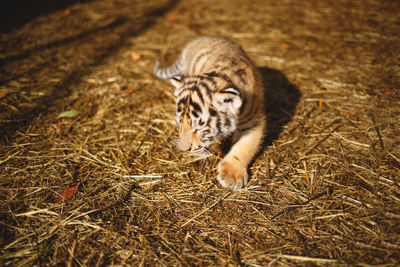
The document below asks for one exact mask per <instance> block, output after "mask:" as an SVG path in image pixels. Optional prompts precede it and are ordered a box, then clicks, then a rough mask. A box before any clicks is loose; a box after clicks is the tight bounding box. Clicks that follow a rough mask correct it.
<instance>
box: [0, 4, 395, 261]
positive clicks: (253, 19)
mask: <svg viewBox="0 0 400 267" xmlns="http://www.w3.org/2000/svg"><path fill="white" fill-rule="evenodd" d="M50 3H52V4H50ZM1 17H2V21H3V22H2V26H1V32H0V182H1V187H0V251H1V252H0V265H1V266H55V265H57V266H106V265H120V266H122V265H133V266H188V265H194V266H210V265H212V266H236V265H239V266H267V265H271V266H314V265H322V266H326V265H331V266H338V265H342V266H347V265H351V266H370V265H383V266H397V265H398V264H399V263H400V255H399V253H400V83H399V81H400V34H399V33H400V2H399V1H396V0H392V1H390V0H386V1H380V0H365V1H361V0H359V1H345V0H338V1H336V0H335V1H333V0H328V1H318V0H310V1H306V0H300V1H298V0H283V1H270V0H252V1H250V0H249V1H245V0H230V1H224V0H214V1H211V0H187V1H159V0H147V1H141V0H109V1H106V0H92V1H70V2H68V4H65V3H63V4H54V1H47V0H41V1H36V2H35V4H33V3H32V1H22V0H20V1H17V2H15V4H14V6H12V7H9V8H5V9H3V11H2V16H1ZM202 35H217V36H224V37H227V38H230V39H232V40H234V41H236V42H238V43H239V44H241V45H242V47H243V48H244V50H245V51H246V52H247V53H248V54H249V56H250V57H251V58H252V59H253V60H254V62H255V63H256V65H257V66H258V67H259V69H260V71H261V73H262V75H263V78H264V84H265V96H266V113H267V118H268V122H267V125H268V131H267V136H266V138H265V142H264V146H263V148H262V150H261V152H260V153H259V155H258V156H257V157H256V158H255V160H254V162H253V164H252V165H251V167H250V170H249V171H250V174H251V180H250V182H249V184H248V185H247V186H246V188H245V189H243V190H239V191H231V190H227V189H223V188H222V187H220V186H219V184H218V182H217V180H216V173H217V172H216V166H217V164H218V161H219V160H220V158H221V157H223V152H222V151H223V145H216V146H215V147H213V148H212V153H213V156H212V157H211V158H210V159H209V160H208V162H207V163H206V164H202V163H201V162H199V161H196V160H195V159H193V158H191V157H189V156H188V155H186V154H185V153H182V152H180V151H178V150H177V149H176V148H175V147H174V145H173V142H174V140H175V139H176V137H177V131H176V126H175V121H174V110H175V104H174V97H173V94H172V88H171V86H170V84H169V83H168V81H163V80H159V79H156V78H155V77H154V76H153V74H152V68H153V64H154V61H155V60H156V59H157V58H161V59H162V60H163V61H164V62H172V61H173V59H174V57H175V56H176V55H178V53H179V51H180V49H181V48H182V46H183V45H184V44H185V43H186V42H188V41H189V40H191V39H193V38H195V37H198V36H202Z"/></svg>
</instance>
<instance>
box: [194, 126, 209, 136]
mask: <svg viewBox="0 0 400 267" xmlns="http://www.w3.org/2000/svg"><path fill="white" fill-rule="evenodd" d="M207 131H208V127H204V128H200V129H194V130H193V132H194V133H196V134H201V133H206V132H207Z"/></svg>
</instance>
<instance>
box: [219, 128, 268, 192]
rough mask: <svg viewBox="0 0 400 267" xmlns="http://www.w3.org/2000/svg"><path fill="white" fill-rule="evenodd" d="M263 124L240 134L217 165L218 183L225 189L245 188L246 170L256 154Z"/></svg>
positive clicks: (247, 177)
mask: <svg viewBox="0 0 400 267" xmlns="http://www.w3.org/2000/svg"><path fill="white" fill-rule="evenodd" d="M264 124H265V123H264V122H260V123H258V124H257V126H255V127H254V128H251V129H249V130H246V131H244V132H242V133H241V134H240V135H239V136H238V140H237V142H236V143H234V144H233V146H232V148H231V150H230V151H229V152H228V154H227V155H226V156H225V157H224V159H223V160H222V161H221V162H220V163H219V164H218V177H217V179H218V181H219V183H220V184H221V185H222V186H223V187H226V188H231V189H240V188H243V187H244V186H246V184H247V182H248V180H249V176H248V173H247V168H248V166H249V163H250V161H251V160H252V159H253V157H254V156H255V154H256V153H257V151H258V149H259V147H260V144H261V142H262V139H263V137H264Z"/></svg>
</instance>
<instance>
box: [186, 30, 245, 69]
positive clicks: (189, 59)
mask: <svg viewBox="0 0 400 267" xmlns="http://www.w3.org/2000/svg"><path fill="white" fill-rule="evenodd" d="M232 56H233V57H245V58H247V56H246V54H245V52H244V51H243V49H242V48H241V47H240V46H239V45H237V44H235V43H233V42H232V41H230V40H228V39H225V38H221V37H211V36H204V37H200V38H198V39H195V40H193V41H191V42H190V43H188V44H187V45H186V47H185V49H184V50H183V51H182V60H183V62H184V63H185V65H186V66H185V67H186V68H185V73H184V74H185V75H189V76H191V75H199V74H203V73H205V72H208V71H210V70H211V69H212V68H213V67H215V65H216V64H218V62H219V61H220V60H221V57H222V58H223V57H232Z"/></svg>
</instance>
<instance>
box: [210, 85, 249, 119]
mask: <svg viewBox="0 0 400 267" xmlns="http://www.w3.org/2000/svg"><path fill="white" fill-rule="evenodd" d="M242 102H243V101H242V98H241V97H240V92H239V90H238V89H237V88H235V87H228V88H226V89H224V90H221V91H219V92H218V93H217V94H216V97H215V100H214V107H215V108H217V109H218V110H220V111H221V112H228V111H229V112H231V113H233V114H238V112H239V109H240V107H241V106H242Z"/></svg>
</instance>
